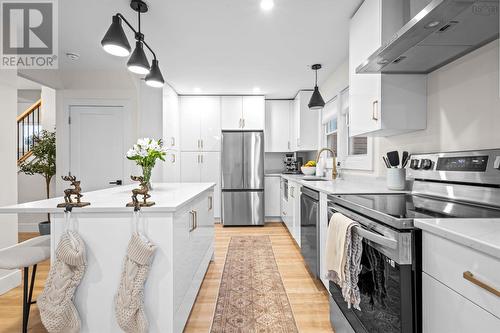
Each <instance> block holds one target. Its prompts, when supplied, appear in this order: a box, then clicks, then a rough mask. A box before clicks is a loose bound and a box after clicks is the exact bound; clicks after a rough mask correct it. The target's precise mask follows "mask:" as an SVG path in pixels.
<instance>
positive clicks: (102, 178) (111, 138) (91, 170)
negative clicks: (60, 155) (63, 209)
mask: <svg viewBox="0 0 500 333" xmlns="http://www.w3.org/2000/svg"><path fill="white" fill-rule="evenodd" d="M70 117H71V123H70V172H71V174H72V175H74V176H76V177H77V179H79V180H81V184H82V191H83V192H87V191H93V190H98V189H103V188H108V187H111V186H116V185H112V184H110V182H116V181H117V180H120V181H124V162H125V153H126V152H125V144H124V142H125V133H126V132H125V121H124V120H125V117H124V108H123V107H120V106H109V107H108V106H71V107H70Z"/></svg>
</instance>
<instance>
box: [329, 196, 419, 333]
mask: <svg viewBox="0 0 500 333" xmlns="http://www.w3.org/2000/svg"><path fill="white" fill-rule="evenodd" d="M334 212H339V213H341V214H343V215H346V216H348V217H349V218H351V219H353V220H355V221H358V222H360V223H361V227H362V228H363V229H364V230H365V231H366V235H367V236H368V237H370V238H371V239H370V238H368V237H364V238H363V254H362V257H361V273H360V275H359V281H358V287H359V290H360V293H361V303H360V308H361V311H360V310H356V309H354V308H352V307H351V308H350V309H349V308H348V307H347V303H346V302H345V301H344V298H343V296H342V289H341V288H340V287H339V286H338V285H337V284H335V283H333V282H331V281H330V283H329V291H330V294H331V296H332V299H333V301H334V302H335V305H336V307H338V309H340V311H341V312H342V314H343V316H341V317H339V316H338V315H337V316H336V317H335V319H336V320H345V321H347V322H348V325H347V324H346V323H345V322H343V323H338V324H339V326H350V328H352V330H353V331H354V332H356V333H365V332H370V333H372V332H384V333H393V332H394V333H395V332H398V333H402V332H404V333H407V332H410V333H411V332H417V329H416V327H417V326H418V325H416V323H417V317H419V316H418V315H417V314H416V309H417V308H418V307H417V306H416V304H417V296H416V295H417V288H416V284H417V283H416V272H415V270H414V265H412V263H411V262H404V261H403V262H398V261H399V259H400V258H398V257H397V256H395V253H397V252H400V250H401V248H400V247H401V243H399V241H400V238H401V237H400V236H399V235H397V234H399V232H398V231H395V230H392V229H389V228H387V227H385V226H378V228H377V229H378V231H375V230H373V229H370V230H367V229H365V227H366V223H367V221H366V218H364V217H362V216H357V215H356V214H355V213H353V212H350V211H348V210H345V208H343V207H339V206H335V205H333V206H331V205H329V207H328V214H329V216H328V221H330V218H331V215H332V214H333V213H334ZM363 222H364V224H363ZM384 229H387V230H384ZM370 233H373V234H374V235H375V236H374V237H372V236H370ZM404 234H406V235H409V234H410V233H409V232H405V233H404ZM385 238H387V239H386V242H384V241H383V240H384V239H385ZM388 239H393V240H396V241H398V244H397V245H396V248H394V244H393V243H391V242H389V240H388ZM378 240H381V241H378ZM406 241H408V239H406ZM405 245H407V246H410V245H411V241H410V243H407V244H405ZM339 318H341V319H339ZM332 321H334V320H333V319H332ZM332 324H333V325H334V326H335V324H336V323H335V322H333V323H332Z"/></svg>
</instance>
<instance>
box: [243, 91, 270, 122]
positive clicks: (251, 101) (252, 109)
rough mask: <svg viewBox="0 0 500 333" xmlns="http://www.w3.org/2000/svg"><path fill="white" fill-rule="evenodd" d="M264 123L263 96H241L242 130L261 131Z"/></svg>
mask: <svg viewBox="0 0 500 333" xmlns="http://www.w3.org/2000/svg"><path fill="white" fill-rule="evenodd" d="M265 122H266V121H265V101H264V96H243V129H245V130H263V129H264V127H265Z"/></svg>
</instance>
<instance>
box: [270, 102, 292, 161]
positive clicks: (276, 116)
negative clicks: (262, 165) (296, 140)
mask: <svg viewBox="0 0 500 333" xmlns="http://www.w3.org/2000/svg"><path fill="white" fill-rule="evenodd" d="M291 111H292V101H290V100H269V101H266V131H265V136H266V138H265V145H266V152H268V153H282V152H287V151H290V149H291V146H290V129H289V126H288V124H289V123H290V114H291Z"/></svg>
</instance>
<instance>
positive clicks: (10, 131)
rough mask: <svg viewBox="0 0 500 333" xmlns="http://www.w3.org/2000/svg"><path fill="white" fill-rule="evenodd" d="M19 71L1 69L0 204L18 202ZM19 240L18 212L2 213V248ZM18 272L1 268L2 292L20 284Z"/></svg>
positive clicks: (0, 232)
mask: <svg viewBox="0 0 500 333" xmlns="http://www.w3.org/2000/svg"><path fill="white" fill-rule="evenodd" d="M16 79H17V74H16V72H15V71H14V70H1V71H0V100H1V101H2V108H1V112H2V114H1V116H2V121H0V153H1V155H2V163H0V175H2V191H0V206H5V205H13V204H16V203H17V152H16V150H17V149H16V147H17V139H16V125H15V124H16V117H17V87H16ZM15 243H17V215H16V214H6V215H5V214H1V215H0V248H4V247H7V246H10V245H13V244H15ZM20 278H21V275H20V273H19V271H14V272H12V271H3V270H0V295H1V294H2V293H4V292H6V291H8V290H9V289H11V288H13V287H15V286H17V285H18V284H19V283H20V282H21V280H20Z"/></svg>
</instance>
